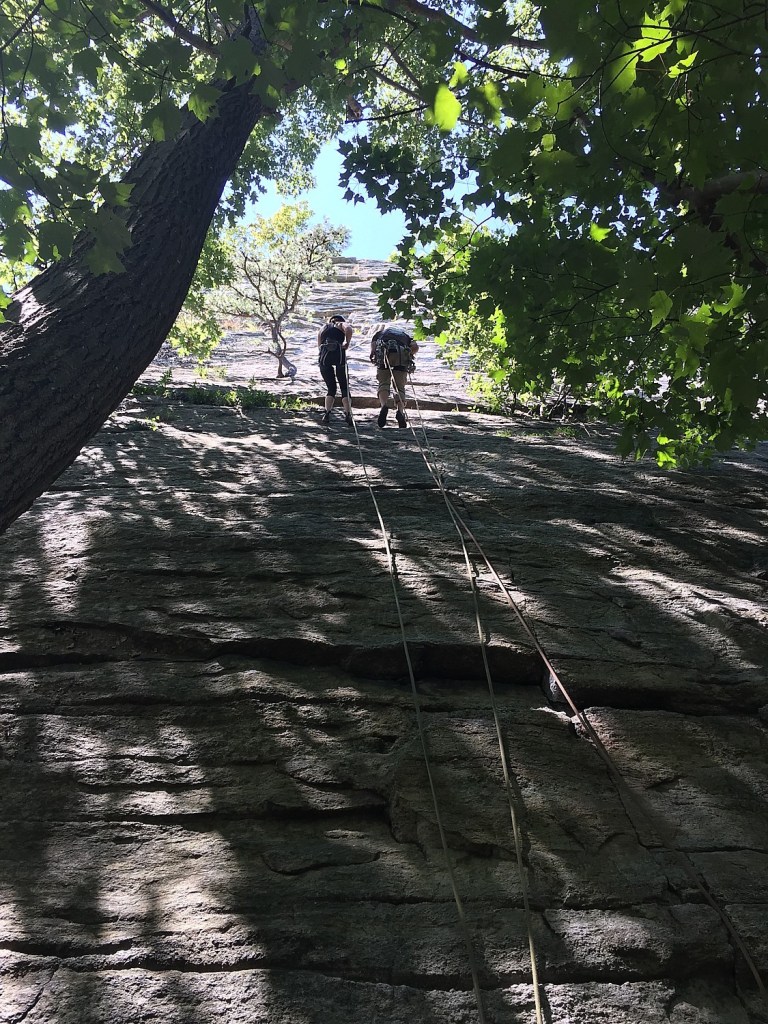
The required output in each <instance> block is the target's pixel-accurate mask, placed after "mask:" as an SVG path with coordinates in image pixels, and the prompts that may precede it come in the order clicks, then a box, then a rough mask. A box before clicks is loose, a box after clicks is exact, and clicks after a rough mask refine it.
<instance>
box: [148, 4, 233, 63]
mask: <svg viewBox="0 0 768 1024" xmlns="http://www.w3.org/2000/svg"><path fill="white" fill-rule="evenodd" d="M141 2H142V3H143V5H144V6H145V7H146V9H147V10H148V11H149V12H150V13H151V14H154V15H155V16H156V17H157V18H159V19H160V21H162V22H163V24H164V25H167V26H168V28H170V29H171V30H172V32H173V34H174V35H175V36H177V38H179V39H183V40H184V42H185V43H189V45H190V46H194V48H195V49H196V50H201V51H202V52H203V53H208V54H210V55H211V56H212V57H216V56H218V53H219V50H218V47H216V46H214V45H213V43H209V42H208V40H207V39H203V37H202V36H199V35H197V33H196V32H192V31H191V29H188V28H185V27H184V26H183V25H182V24H181V23H180V22H179V21H178V20H177V18H176V16H175V15H174V14H173V12H172V11H170V10H169V9H168V8H167V7H165V6H164V5H163V4H160V3H158V2H157V0H141Z"/></svg>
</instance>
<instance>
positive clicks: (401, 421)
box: [395, 409, 408, 427]
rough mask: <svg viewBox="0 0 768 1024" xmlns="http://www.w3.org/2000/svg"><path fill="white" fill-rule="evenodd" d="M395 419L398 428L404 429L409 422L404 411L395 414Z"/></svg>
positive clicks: (400, 410)
mask: <svg viewBox="0 0 768 1024" xmlns="http://www.w3.org/2000/svg"><path fill="white" fill-rule="evenodd" d="M395 419H396V420H397V425H398V427H404V426H406V424H407V423H408V421H407V420H406V418H405V413H404V412H403V411H402V409H398V410H397V412H396V413H395Z"/></svg>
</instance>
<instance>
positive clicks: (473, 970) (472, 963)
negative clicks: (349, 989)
mask: <svg viewBox="0 0 768 1024" xmlns="http://www.w3.org/2000/svg"><path fill="white" fill-rule="evenodd" d="M345 367H346V364H345ZM345 372H346V374H347V386H349V370H348V369H346V368H345ZM351 406H352V403H351V400H350V408H351ZM352 427H353V429H354V431H355V439H356V444H357V451H358V455H359V458H360V465H361V467H362V470H363V476H364V478H365V486H366V487H367V489H368V493H369V494H370V496H371V500H372V502H373V507H374V509H375V511H376V517H377V519H378V523H379V530H380V532H381V536H382V539H383V541H384V548H385V551H386V556H387V567H388V569H389V577H390V581H391V583H392V594H393V597H394V601H395V608H396V611H397V619H398V623H399V626H400V636H401V639H402V644H403V652H404V654H405V662H406V665H407V668H408V679H409V681H410V686H411V696H412V699H413V706H414V710H415V714H416V726H417V730H418V734H419V743H420V745H421V751H422V756H423V758H424V766H425V769H426V774H427V781H428V784H429V791H430V795H431V797H432V807H433V810H434V813H435V823H436V825H437V831H438V834H439V836H440V845H441V846H442V850H443V856H444V857H445V863H446V868H447V871H448V878H449V881H450V886H451V892H452V894H453V900H454V903H455V905H456V912H457V915H458V918H459V927H460V929H461V933H462V938H463V941H464V945H465V946H466V949H467V958H468V961H469V970H470V974H471V976H472V989H473V991H474V995H475V1003H476V1005H477V1019H478V1021H479V1024H486V1017H485V1011H484V1008H483V999H482V992H481V989H480V978H479V974H478V970H477V962H476V957H475V950H474V946H473V944H472V936H471V934H470V929H469V923H468V921H467V916H466V912H465V910H464V903H463V901H462V899H461V895H460V893H459V887H458V883H457V880H456V872H455V871H454V867H453V864H452V862H451V856H450V849H449V847H448V841H447V839H446V835H445V827H444V824H443V816H442V813H441V811H440V802H439V800H438V796H437V787H436V785H435V780H434V775H433V772H432V763H431V760H430V756H429V746H428V743H427V734H426V729H425V726H424V719H423V715H422V709H421V701H420V700H419V693H418V688H417V686H416V676H415V674H414V671H413V662H412V660H411V654H410V649H409V646H408V636H407V634H406V629H405V620H404V618H403V612H402V608H401V605H400V596H399V594H398V588H397V570H396V567H395V560H394V556H393V553H392V546H391V544H390V542H389V537H388V535H387V530H386V526H385V525H384V518H383V516H382V514H381V509H380V507H379V503H378V501H377V499H376V493H375V491H374V489H373V485H372V484H371V480H370V477H369V475H368V467H367V465H366V462H365V459H364V457H363V447H362V443H361V440H360V434H359V432H358V429H357V423H356V422H355V418H354V415H353V416H352Z"/></svg>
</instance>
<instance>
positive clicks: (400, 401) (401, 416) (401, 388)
mask: <svg viewBox="0 0 768 1024" xmlns="http://www.w3.org/2000/svg"><path fill="white" fill-rule="evenodd" d="M392 376H393V377H394V379H395V404H396V406H397V412H396V413H395V419H396V420H397V425H398V427H404V426H405V425H406V424H407V422H408V421H407V419H406V418H405V380H406V376H407V373H406V371H405V370H393V371H392Z"/></svg>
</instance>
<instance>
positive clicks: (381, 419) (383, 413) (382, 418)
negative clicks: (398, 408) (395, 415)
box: [376, 405, 389, 427]
mask: <svg viewBox="0 0 768 1024" xmlns="http://www.w3.org/2000/svg"><path fill="white" fill-rule="evenodd" d="M388 412H389V407H388V406H386V405H382V407H381V408H380V409H379V415H378V418H377V419H376V422H377V423H378V424H379V426H380V427H383V426H384V424H385V423H386V422H387V413H388Z"/></svg>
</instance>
